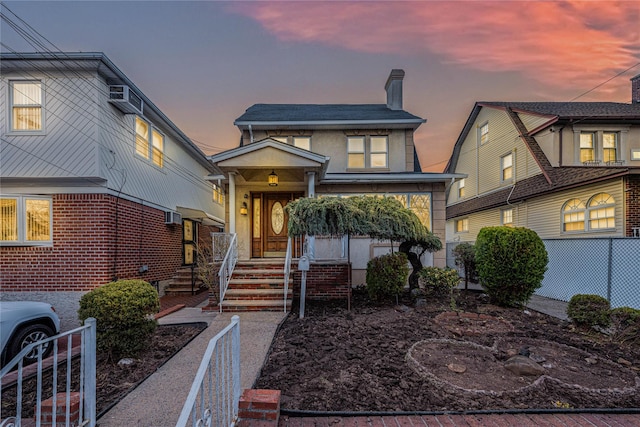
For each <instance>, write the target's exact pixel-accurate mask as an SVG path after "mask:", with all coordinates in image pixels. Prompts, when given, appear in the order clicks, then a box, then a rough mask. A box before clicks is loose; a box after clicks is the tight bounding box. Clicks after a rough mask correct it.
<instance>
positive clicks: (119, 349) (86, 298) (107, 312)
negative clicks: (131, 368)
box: [78, 280, 160, 360]
mask: <svg viewBox="0 0 640 427" xmlns="http://www.w3.org/2000/svg"><path fill="white" fill-rule="evenodd" d="M159 307H160V302H159V299H158V294H157V292H156V291H155V289H154V288H153V286H151V285H150V284H149V283H147V282H145V281H143V280H119V281H117V282H111V283H108V284H106V285H104V286H101V287H99V288H96V289H94V290H93V291H91V292H89V293H87V294H85V295H83V296H82V298H81V299H80V309H79V310H78V317H79V318H80V320H81V321H82V322H84V321H85V319H87V318H88V317H94V318H95V319H96V320H97V346H98V349H99V350H101V351H105V352H107V353H108V354H109V356H110V357H111V359H112V360H118V359H120V358H122V357H135V356H136V355H137V354H138V353H139V352H140V350H142V349H143V348H145V346H147V345H148V341H149V338H150V337H151V335H152V334H153V331H154V330H155V328H156V325H157V323H156V321H155V319H153V314H155V313H156V312H157V311H158V309H159Z"/></svg>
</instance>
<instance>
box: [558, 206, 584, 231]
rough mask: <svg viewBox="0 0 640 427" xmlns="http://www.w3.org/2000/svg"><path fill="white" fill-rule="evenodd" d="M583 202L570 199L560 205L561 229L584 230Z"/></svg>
mask: <svg viewBox="0 0 640 427" xmlns="http://www.w3.org/2000/svg"><path fill="white" fill-rule="evenodd" d="M584 211H585V207H584V203H582V201H581V200H580V199H571V200H569V201H568V202H566V203H565V204H564V206H563V207H562V231H584Z"/></svg>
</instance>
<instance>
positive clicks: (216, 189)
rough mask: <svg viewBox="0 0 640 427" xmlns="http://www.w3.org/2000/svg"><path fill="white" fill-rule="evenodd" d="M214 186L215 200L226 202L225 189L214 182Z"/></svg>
mask: <svg viewBox="0 0 640 427" xmlns="http://www.w3.org/2000/svg"><path fill="white" fill-rule="evenodd" d="M212 186H213V201H214V202H216V203H218V204H220V205H223V204H224V191H222V188H220V186H219V185H216V184H212Z"/></svg>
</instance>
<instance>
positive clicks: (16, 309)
mask: <svg viewBox="0 0 640 427" xmlns="http://www.w3.org/2000/svg"><path fill="white" fill-rule="evenodd" d="M59 332H60V318H59V317H58V315H57V314H56V312H55V311H54V309H53V307H52V306H51V304H47V303H44V302H35V301H0V351H1V352H0V366H4V365H5V364H6V363H7V362H9V361H10V360H11V359H13V358H14V357H15V356H16V355H17V354H18V353H20V351H21V350H22V349H23V348H25V347H26V346H27V345H29V344H31V343H34V342H37V341H40V340H43V339H45V338H49V337H51V336H53V335H55V334H57V333H59ZM51 350H53V342H49V343H47V344H45V345H44V346H43V347H42V353H43V354H42V357H47V356H49V354H50V353H51ZM37 360H38V349H34V350H33V351H31V352H29V353H28V354H27V355H26V356H25V357H24V364H25V365H27V364H29V363H33V362H35V361H37Z"/></svg>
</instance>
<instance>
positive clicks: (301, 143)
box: [293, 136, 311, 151]
mask: <svg viewBox="0 0 640 427" xmlns="http://www.w3.org/2000/svg"><path fill="white" fill-rule="evenodd" d="M293 145H294V146H296V147H298V148H302V149H304V150H307V151H311V137H310V136H294V137H293Z"/></svg>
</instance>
